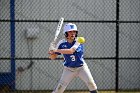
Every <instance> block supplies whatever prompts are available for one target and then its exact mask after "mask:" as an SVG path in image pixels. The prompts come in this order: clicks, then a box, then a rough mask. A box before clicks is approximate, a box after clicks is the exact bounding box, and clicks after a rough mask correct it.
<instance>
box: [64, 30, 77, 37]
mask: <svg viewBox="0 0 140 93" xmlns="http://www.w3.org/2000/svg"><path fill="white" fill-rule="evenodd" d="M64 35H65V37H68V33H67V32H65V34H64ZM77 36H78V31H76V36H75V37H77Z"/></svg>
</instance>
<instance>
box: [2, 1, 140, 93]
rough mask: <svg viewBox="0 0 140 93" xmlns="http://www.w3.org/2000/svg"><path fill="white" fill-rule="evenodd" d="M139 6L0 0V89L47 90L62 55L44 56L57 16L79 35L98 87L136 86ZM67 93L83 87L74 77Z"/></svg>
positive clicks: (139, 78) (136, 3) (54, 82)
mask: <svg viewBox="0 0 140 93" xmlns="http://www.w3.org/2000/svg"><path fill="white" fill-rule="evenodd" d="M139 8H140V0H133V1H132V0H0V27H1V28H0V93H7V92H8V90H12V92H15V93H16V92H18V93H20V91H21V92H24V91H25V92H27V93H28V92H30V91H32V92H34V93H36V91H37V92H39V93H44V92H45V93H47V92H48V93H50V92H52V90H53V89H54V87H55V86H56V85H57V83H58V81H59V79H60V77H61V74H62V68H63V66H62V60H61V58H62V56H59V57H58V59H56V60H50V59H49V58H48V57H49V55H48V53H47V52H48V48H49V44H50V42H51V41H52V39H53V38H54V33H55V30H56V27H57V24H58V19H59V18H60V17H64V18H65V21H64V23H69V22H72V23H75V24H76V25H77V27H78V30H79V34H78V35H79V36H84V37H85V39H86V43H85V55H84V58H85V60H86V63H87V64H88V66H89V68H90V70H91V73H92V75H93V78H94V80H95V82H96V84H97V87H98V90H99V91H101V90H116V91H118V90H133V91H138V90H140V74H139V73H140V68H139V67H140V49H139V47H140V40H139V39H140V32H139V31H140V15H139V14H140V9H139ZM28 31H31V33H28ZM32 31H33V32H32ZM30 36H31V37H30ZM59 37H60V38H63V37H64V35H63V33H60V36H59ZM5 91H6V92H5ZM67 91H68V92H75V91H76V92H77V91H78V92H80V93H84V91H88V88H87V86H86V85H85V84H84V82H82V81H81V80H80V79H79V78H75V79H74V80H73V81H72V82H71V83H70V84H69V85H68V87H67V89H66V92H67Z"/></svg>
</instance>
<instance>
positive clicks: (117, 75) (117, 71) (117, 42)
mask: <svg viewBox="0 0 140 93" xmlns="http://www.w3.org/2000/svg"><path fill="white" fill-rule="evenodd" d="M115 89H116V92H118V90H119V0H116V88H115Z"/></svg>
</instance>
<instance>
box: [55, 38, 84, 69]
mask: <svg viewBox="0 0 140 93" xmlns="http://www.w3.org/2000/svg"><path fill="white" fill-rule="evenodd" d="M57 46H58V49H70V48H74V49H75V50H76V51H75V52H74V53H73V54H63V56H64V66H66V67H81V66H83V64H84V63H85V61H84V58H83V52H84V48H83V47H84V46H83V44H80V43H78V42H76V40H75V41H73V42H72V43H69V42H67V41H66V40H61V41H60V42H59V43H58V45H57ZM58 54H59V53H58Z"/></svg>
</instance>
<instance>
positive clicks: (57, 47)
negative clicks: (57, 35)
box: [55, 40, 63, 55]
mask: <svg viewBox="0 0 140 93" xmlns="http://www.w3.org/2000/svg"><path fill="white" fill-rule="evenodd" d="M62 42H63V40H61V41H59V42H58V44H57V45H56V49H61V43H62ZM55 54H58V55H61V53H59V52H55Z"/></svg>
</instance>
